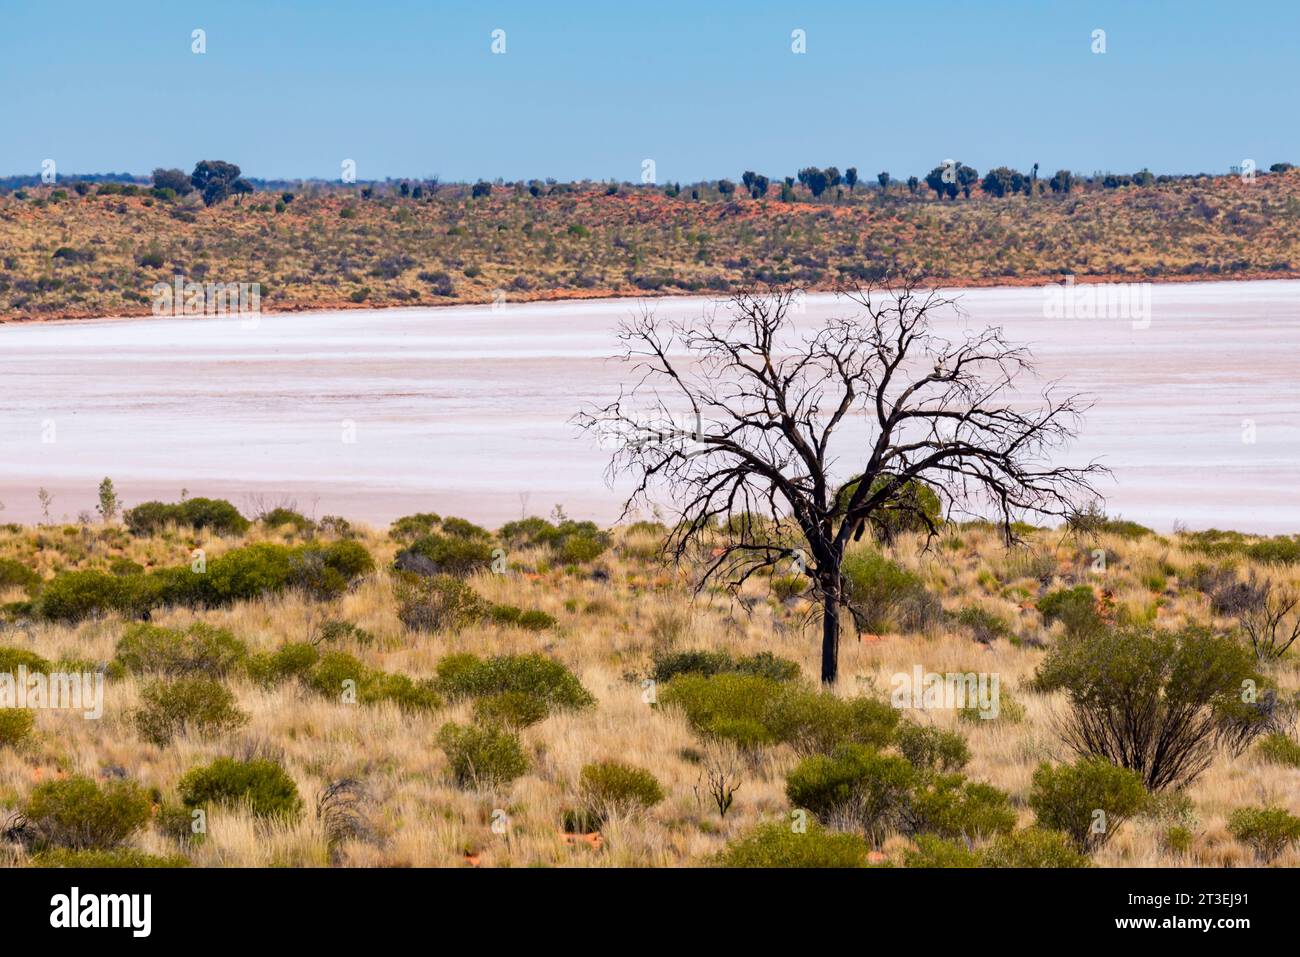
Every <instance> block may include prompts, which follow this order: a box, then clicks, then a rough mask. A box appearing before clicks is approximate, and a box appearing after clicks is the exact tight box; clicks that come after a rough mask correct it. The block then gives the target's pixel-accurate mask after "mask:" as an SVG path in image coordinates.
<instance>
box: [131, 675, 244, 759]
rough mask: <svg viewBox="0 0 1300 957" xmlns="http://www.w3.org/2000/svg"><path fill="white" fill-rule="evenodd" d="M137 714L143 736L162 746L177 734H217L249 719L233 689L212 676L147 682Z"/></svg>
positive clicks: (136, 722)
mask: <svg viewBox="0 0 1300 957" xmlns="http://www.w3.org/2000/svg"><path fill="white" fill-rule="evenodd" d="M134 717H135V726H136V730H137V731H139V733H140V737H142V738H144V739H145V740H146V741H149V742H152V743H153V744H156V745H158V746H159V747H165V746H166V745H168V744H170V743H171V740H172V738H174V737H176V735H178V734H191V733H192V734H196V735H200V736H203V737H215V736H218V735H221V734H226V733H227V732H230V731H233V730H235V729H236V728H239V727H241V726H242V725H243V724H244V723H246V722H247V721H248V715H247V714H246V713H245V712H243V711H240V710H239V708H238V707H237V706H236V705H235V696H234V694H233V693H232V692H231V691H230V689H229V688H227V687H226V686H225V685H223V684H222V683H221V682H220V681H217V680H216V679H213V678H177V679H175V680H174V681H155V682H153V683H151V684H148V685H146V686H145V687H144V688H143V689H142V690H141V692H140V709H139V710H138V711H136V712H135V716H134Z"/></svg>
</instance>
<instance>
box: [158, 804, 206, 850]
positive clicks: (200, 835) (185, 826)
mask: <svg viewBox="0 0 1300 957" xmlns="http://www.w3.org/2000/svg"><path fill="white" fill-rule="evenodd" d="M204 813H206V812H202V811H198V810H196V809H195V808H189V807H186V806H185V805H184V804H176V803H166V804H163V805H162V806H161V807H159V808H158V815H157V816H156V817H155V818H154V824H155V826H156V827H157V828H158V832H159V833H160V834H162V835H163V836H164V837H168V838H171V839H172V840H173V841H175V842H176V843H178V844H202V843H203V842H204V841H205V840H207V831H206V826H205V824H199V821H201V820H202V818H201V817H196V815H202V814H204ZM196 825H197V826H198V830H196Z"/></svg>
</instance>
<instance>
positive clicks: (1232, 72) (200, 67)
mask: <svg viewBox="0 0 1300 957" xmlns="http://www.w3.org/2000/svg"><path fill="white" fill-rule="evenodd" d="M195 28H202V29H204V30H206V32H207V52H206V53H205V54H203V55H201V56H200V55H195V54H193V53H191V51H190V46H191V40H190V36H191V31H192V30H194V29H195ZM497 28H500V29H503V30H505V31H506V50H507V52H506V54H505V55H493V54H492V53H491V50H490V45H491V32H492V31H493V30H494V29H497ZM796 28H799V29H803V30H805V31H806V32H807V53H806V54H803V55H796V54H794V53H792V52H791V50H790V45H791V40H790V33H791V31H792V30H794V29H796ZM1096 28H1101V29H1104V30H1105V31H1106V42H1107V52H1106V53H1105V54H1104V55H1095V54H1093V53H1092V52H1091V51H1090V44H1091V39H1090V34H1091V33H1092V31H1093V30H1094V29H1096ZM1298 54H1300V2H1297V0H1256V2H1253V3H1225V2H1222V0H1218V2H1202V0H1184V2H1173V0H1141V2H1135V0H1125V2H1081V0H1072V2H1067V0H1060V2H1053V0H1039V2H1010V0H979V2H971V0H963V2H944V0H924V2H913V3H901V2H900V3H890V4H881V3H874V2H839V3H812V2H806V0H803V2H781V3H778V2H762V0H751V2H743V3H742V2H734V3H733V2H715V3H709V2H699V0H697V2H689V3H682V2H676V0H655V2H650V3H641V2H635V0H632V2H610V3H589V2H567V3H566V2H558V0H557V2H541V0H530V2H513V3H501V2H495V3H494V2H484V0H477V2H436V0H420V2H414V0H413V2H405V0H368V2H356V0H262V2H246V0H221V2H211V0H209V2H203V3H196V2H189V0H143V2H142V0H116V2H104V0H71V2H62V3H53V4H52V3H26V2H19V0H0V80H3V89H4V93H3V95H2V97H0V131H3V132H2V133H0V174H15V173H35V172H38V171H39V169H40V164H41V161H42V160H43V159H45V158H47V157H48V158H53V159H55V160H56V162H57V164H58V169H59V171H60V173H63V174H68V173H79V172H106V171H110V170H112V171H127V172H135V173H147V172H148V171H149V170H151V169H153V168H154V167H156V166H179V167H182V168H184V169H187V170H188V169H190V168H191V167H192V166H193V164H194V162H195V161H196V160H198V159H225V160H230V161H232V162H236V163H239V164H240V165H241V166H242V167H243V169H244V172H245V174H246V175H250V176H258V177H267V178H279V177H283V178H298V177H323V178H330V179H333V178H337V177H338V175H339V170H340V166H339V164H340V163H341V161H342V160H343V159H345V158H351V159H354V160H356V162H357V166H358V168H357V173H358V176H359V177H360V178H362V179H382V178H384V177H386V176H393V177H397V176H410V177H417V176H427V175H432V174H435V173H436V174H440V175H441V176H442V178H443V179H444V180H454V179H474V178H478V177H484V178H489V179H491V178H495V177H497V176H503V177H505V178H507V179H518V178H531V177H545V176H555V177H557V178H559V179H571V178H581V177H591V178H594V179H604V178H611V177H612V178H615V179H619V180H636V179H638V178H639V175H640V169H641V161H642V160H643V159H645V158H653V159H654V160H655V162H656V165H657V172H658V179H659V181H660V182H664V181H667V180H679V181H689V180H696V179H704V178H716V177H719V176H729V177H731V178H733V179H734V178H736V177H737V176H738V175H739V173H740V172H741V171H742V170H744V169H746V168H752V169H756V170H758V171H760V172H765V173H768V174H770V175H774V176H775V175H781V174H791V173H793V172H794V171H795V170H796V169H797V168H798V167H801V166H806V165H836V166H839V167H840V168H841V169H844V168H846V167H848V166H857V167H858V169H859V171H860V172H861V174H862V176H863V177H864V178H868V179H869V178H872V177H874V175H875V173H876V172H878V171H880V170H889V171H890V172H891V173H893V174H894V175H895V176H897V177H902V176H906V175H907V174H909V173H917V174H924V172H925V171H926V170H928V169H929V168H930V167H932V166H934V165H935V164H936V163H937V162H938V161H940V160H942V159H944V158H947V157H953V158H957V159H960V160H962V161H964V162H966V163H969V164H971V165H973V166H975V167H977V168H978V169H980V170H981V171H983V170H985V169H987V168H988V167H990V166H995V165H1001V164H1007V165H1012V166H1018V167H1020V168H1027V167H1028V166H1030V165H1031V164H1032V163H1034V162H1035V161H1037V162H1039V163H1040V164H1041V168H1042V169H1044V170H1047V171H1049V172H1050V171H1052V170H1055V169H1056V168H1058V167H1067V168H1070V169H1074V170H1078V171H1084V172H1092V171H1094V170H1098V169H1108V170H1116V171H1121V172H1132V171H1135V170H1137V169H1139V168H1141V167H1143V166H1149V167H1150V168H1151V169H1153V170H1155V171H1157V172H1200V171H1209V172H1214V171H1226V170H1227V168H1228V167H1229V166H1230V165H1234V164H1236V163H1239V162H1240V161H1241V160H1242V159H1245V158H1251V159H1254V160H1255V161H1256V162H1257V163H1258V164H1260V166H1261V168H1267V167H1268V165H1269V164H1271V163H1274V162H1277V161H1279V160H1288V161H1291V162H1300V123H1298V122H1297V121H1296V116H1297V111H1298V110H1300V56H1298Z"/></svg>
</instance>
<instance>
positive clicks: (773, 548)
mask: <svg viewBox="0 0 1300 957" xmlns="http://www.w3.org/2000/svg"><path fill="white" fill-rule="evenodd" d="M840 295H841V298H842V301H843V302H844V304H845V307H846V313H847V314H846V315H845V316H844V317H843V318H832V319H828V320H826V321H825V322H824V323H822V324H821V325H820V327H819V328H817V329H813V330H801V329H799V328H798V327H797V322H796V318H797V315H798V313H799V312H800V311H801V310H800V309H799V308H798V306H799V303H800V301H801V300H800V297H801V296H802V293H801V291H800V290H797V289H793V288H789V287H779V288H769V289H766V290H762V291H757V290H756V291H750V292H744V293H741V294H739V295H736V296H735V297H734V298H733V299H732V300H731V301H730V303H728V304H727V306H726V307H724V308H721V309H715V310H712V311H707V310H706V312H705V314H704V315H702V316H701V317H700V318H699V319H696V320H693V321H685V322H678V321H664V320H660V319H659V318H657V317H656V315H655V314H654V312H653V311H652V310H651V309H649V308H644V309H643V310H642V311H641V312H640V313H639V314H638V315H637V316H635V317H633V318H631V319H629V320H628V321H626V322H625V323H624V325H623V326H622V328H621V333H620V339H621V342H622V343H623V346H624V350H625V351H624V353H623V354H622V355H621V356H620V358H621V359H622V360H624V361H625V362H626V363H628V365H629V366H630V367H631V368H630V382H629V384H628V385H627V386H625V387H624V389H623V390H622V392H621V394H620V395H619V397H618V398H617V399H616V400H615V401H613V402H611V403H610V404H608V405H606V406H604V407H599V408H592V409H588V410H586V411H584V412H581V413H579V415H578V416H577V421H578V423H579V425H580V426H581V427H583V428H584V429H586V430H588V431H590V432H593V433H595V434H596V435H598V436H599V437H600V438H601V439H602V440H604V441H607V442H608V441H610V440H611V439H612V444H613V449H614V451H613V454H612V460H611V463H610V476H611V479H612V478H614V477H617V476H620V475H622V474H624V473H630V474H632V475H633V476H634V477H635V480H636V486H635V489H634V491H633V492H632V494H631V496H630V497H629V499H628V501H627V503H626V506H625V514H627V513H628V512H630V511H631V510H632V509H634V508H636V507H638V506H640V505H646V504H651V503H652V501H654V499H652V497H651V496H652V495H654V494H655V493H657V492H659V491H662V492H666V493H667V495H668V496H669V498H670V499H671V502H672V505H673V508H674V509H675V510H676V512H677V518H678V521H677V522H676V524H675V525H674V526H673V528H672V530H671V533H670V535H669V538H668V542H667V544H666V546H665V551H666V553H667V555H668V557H669V558H670V559H672V560H674V561H677V562H682V561H686V560H689V559H690V558H691V557H692V556H694V555H697V554H698V555H699V556H700V557H701V559H702V561H703V563H704V572H703V574H702V575H701V576H700V577H699V586H700V587H703V586H704V585H705V583H707V582H708V581H710V580H723V581H725V582H726V584H727V585H728V586H729V587H731V588H732V589H735V590H738V589H739V588H740V587H741V586H742V585H743V584H744V582H745V581H746V580H747V579H748V578H749V577H751V576H752V575H754V574H755V573H757V572H759V571H760V570H763V569H773V570H775V568H776V567H777V566H779V565H784V564H785V563H787V562H793V563H794V564H795V566H796V567H798V568H800V569H801V570H803V571H804V572H805V573H806V574H807V575H808V577H809V578H810V579H811V580H812V582H813V586H814V591H815V596H816V598H817V599H818V600H819V601H820V604H821V608H822V622H823V626H822V661H821V677H822V681H824V682H827V683H830V682H834V681H835V679H836V674H837V671H838V649H839V634H840V608H841V605H843V604H844V602H845V598H846V595H845V591H844V587H843V582H842V575H841V564H842V562H843V560H844V556H845V552H846V549H847V548H848V546H849V543H850V542H851V541H855V540H857V539H858V538H860V537H861V536H862V534H863V532H864V530H865V529H867V528H868V527H873V526H875V525H877V524H882V525H886V524H888V523H887V522H885V520H886V519H891V518H892V519H897V518H899V517H909V516H910V518H911V519H912V520H913V522H914V523H919V524H918V527H923V528H924V529H926V530H927V531H928V532H929V533H930V534H931V535H933V534H934V533H935V531H936V528H935V521H934V518H933V514H932V513H931V512H930V511H928V510H927V509H926V508H924V507H922V504H921V502H920V500H919V499H920V497H919V496H918V495H916V494H915V490H916V489H917V488H918V487H920V486H921V485H922V484H923V485H924V486H925V487H928V488H929V489H931V490H933V491H934V492H935V493H936V494H937V495H938V496H939V498H940V501H941V505H942V508H943V511H944V513H945V514H952V513H954V512H959V513H963V514H970V515H977V514H983V515H986V516H990V515H991V516H992V517H994V518H996V520H997V521H998V523H999V525H1000V526H1001V528H1002V530H1003V532H1004V533H1005V536H1006V538H1007V540H1008V542H1011V541H1013V540H1014V539H1015V535H1014V529H1013V524H1014V523H1015V522H1016V521H1018V520H1020V519H1021V518H1023V517H1024V516H1025V515H1027V514H1030V513H1038V514H1047V515H1056V516H1064V515H1066V514H1068V513H1069V512H1070V511H1071V510H1072V509H1073V508H1075V507H1077V505H1078V504H1079V503H1080V502H1082V501H1088V500H1091V499H1093V498H1095V497H1096V495H1097V493H1096V491H1095V490H1094V489H1093V488H1092V486H1091V485H1090V483H1089V480H1090V478H1091V475H1092V474H1093V473H1095V472H1098V471H1101V470H1102V469H1101V467H1100V466H1098V465H1096V464H1089V465H1086V466H1084V467H1082V468H1068V467H1063V466H1057V465H1053V464H1052V463H1051V461H1050V460H1049V457H1048V453H1049V452H1050V451H1051V450H1052V449H1054V448H1055V447H1057V446H1059V445H1062V444H1063V443H1065V442H1067V441H1068V440H1069V439H1071V438H1073V437H1074V435H1075V434H1076V430H1077V425H1078V422H1079V419H1080V415H1081V413H1082V412H1083V411H1085V410H1086V408H1087V403H1086V402H1084V401H1083V400H1082V399H1081V398H1080V397H1079V396H1077V395H1066V396H1060V397H1058V396H1057V395H1056V394H1055V389H1054V387H1053V386H1051V385H1048V386H1045V387H1043V388H1042V389H1041V392H1039V394H1037V395H1035V396H1034V397H1033V401H1032V402H1030V403H1028V404H1027V405H1026V404H1024V403H1014V404H1013V399H1012V393H1013V392H1014V384H1015V383H1016V382H1017V380H1018V379H1019V378H1020V377H1021V376H1022V374H1025V373H1030V372H1032V366H1031V364H1030V355H1029V353H1028V351H1027V350H1026V349H1024V348H1021V347H1017V346H1013V345H1010V344H1009V343H1008V342H1007V341H1006V340H1005V339H1004V338H1003V334H1002V331H1001V330H1000V329H996V328H994V329H987V330H985V331H983V332H982V333H977V334H969V335H967V336H966V337H965V338H964V339H962V341H960V342H949V341H946V340H944V339H941V338H939V337H937V336H935V335H934V334H933V333H932V332H931V329H930V319H931V316H932V315H933V314H934V313H936V312H937V311H939V310H948V309H954V310H955V309H956V304H955V302H954V301H953V300H951V299H948V298H945V297H943V296H942V295H940V294H938V293H935V292H924V291H922V290H921V289H920V287H919V284H918V281H916V280H912V281H907V282H905V283H903V284H902V285H899V286H896V287H890V286H886V287H880V288H871V287H868V288H861V287H858V288H853V289H849V290H844V291H842V292H841V294H840Z"/></svg>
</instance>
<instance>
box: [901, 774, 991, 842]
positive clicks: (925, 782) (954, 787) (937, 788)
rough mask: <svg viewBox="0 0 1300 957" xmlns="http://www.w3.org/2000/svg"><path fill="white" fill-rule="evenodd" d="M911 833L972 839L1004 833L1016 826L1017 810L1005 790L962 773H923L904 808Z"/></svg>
mask: <svg viewBox="0 0 1300 957" xmlns="http://www.w3.org/2000/svg"><path fill="white" fill-rule="evenodd" d="M904 817H905V819H906V828H907V830H908V831H909V832H910V833H913V834H916V833H927V834H935V835H938V836H939V837H943V838H951V839H957V838H963V839H965V840H967V841H975V840H978V839H979V838H982V837H991V836H992V835H994V834H1006V833H1008V832H1009V831H1010V830H1011V829H1012V828H1014V827H1015V826H1016V812H1015V809H1014V808H1013V807H1012V806H1011V798H1010V796H1009V795H1008V794H1007V793H1006V792H1005V791H1000V790H999V789H997V788H995V787H993V786H992V785H991V784H984V783H982V782H978V781H968V780H966V778H965V776H963V775H961V774H928V775H924V776H922V777H921V778H920V779H919V780H918V782H917V784H916V787H915V788H914V789H913V791H912V795H911V797H910V798H909V800H908V805H907V808H906V810H905V811H904Z"/></svg>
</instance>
